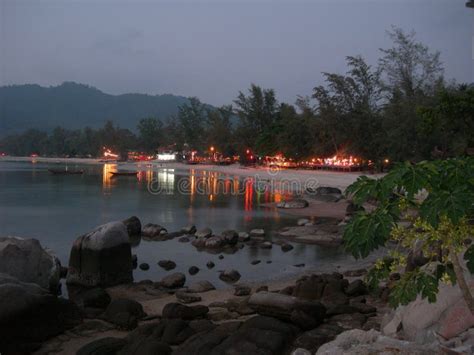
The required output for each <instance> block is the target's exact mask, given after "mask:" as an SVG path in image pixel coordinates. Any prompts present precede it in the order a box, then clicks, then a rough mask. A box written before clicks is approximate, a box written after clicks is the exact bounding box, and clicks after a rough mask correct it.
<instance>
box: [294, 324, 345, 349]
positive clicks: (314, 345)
mask: <svg viewBox="0 0 474 355" xmlns="http://www.w3.org/2000/svg"><path fill="white" fill-rule="evenodd" d="M343 331H344V329H342V328H341V327H339V326H337V325H334V324H321V325H320V326H319V327H317V328H315V329H311V330H308V331H306V332H304V333H303V334H301V335H300V336H299V337H298V338H296V340H295V342H294V343H293V346H295V347H299V348H303V349H306V350H309V352H310V354H314V353H315V352H316V351H317V350H318V349H319V347H320V346H321V345H323V344H325V343H327V342H330V341H331V340H334V338H336V336H337V335H338V334H340V333H342V332H343Z"/></svg>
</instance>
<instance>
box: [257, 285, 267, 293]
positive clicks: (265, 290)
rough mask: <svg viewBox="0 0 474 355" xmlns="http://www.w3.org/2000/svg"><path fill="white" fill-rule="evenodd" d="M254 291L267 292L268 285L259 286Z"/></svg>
mask: <svg viewBox="0 0 474 355" xmlns="http://www.w3.org/2000/svg"><path fill="white" fill-rule="evenodd" d="M255 292H268V286H265V285H262V286H259V287H257V289H256V290H255Z"/></svg>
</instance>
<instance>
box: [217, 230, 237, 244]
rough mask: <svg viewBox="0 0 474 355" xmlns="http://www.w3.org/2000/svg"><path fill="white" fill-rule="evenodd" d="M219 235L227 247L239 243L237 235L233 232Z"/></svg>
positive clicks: (227, 231)
mask: <svg viewBox="0 0 474 355" xmlns="http://www.w3.org/2000/svg"><path fill="white" fill-rule="evenodd" d="M221 235H222V239H223V240H224V242H225V243H226V244H228V245H235V244H237V242H238V241H239V234H238V233H237V232H236V231H235V230H226V231H224V232H222V234H221Z"/></svg>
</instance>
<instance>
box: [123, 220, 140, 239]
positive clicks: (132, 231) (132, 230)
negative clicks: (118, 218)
mask: <svg viewBox="0 0 474 355" xmlns="http://www.w3.org/2000/svg"><path fill="white" fill-rule="evenodd" d="M123 224H125V227H127V232H128V235H129V236H130V237H135V236H139V235H141V234H142V223H141V222H140V220H139V219H138V217H136V216H132V217H130V218H127V219H125V220H124V221H123Z"/></svg>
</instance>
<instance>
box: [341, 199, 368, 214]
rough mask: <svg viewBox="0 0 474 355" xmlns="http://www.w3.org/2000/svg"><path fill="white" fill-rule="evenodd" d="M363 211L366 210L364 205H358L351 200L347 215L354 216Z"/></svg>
mask: <svg viewBox="0 0 474 355" xmlns="http://www.w3.org/2000/svg"><path fill="white" fill-rule="evenodd" d="M363 211H365V208H364V207H362V206H358V205H356V204H354V203H353V202H352V201H351V202H349V204H348V205H347V207H346V215H347V216H353V215H355V214H356V213H357V212H363Z"/></svg>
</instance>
